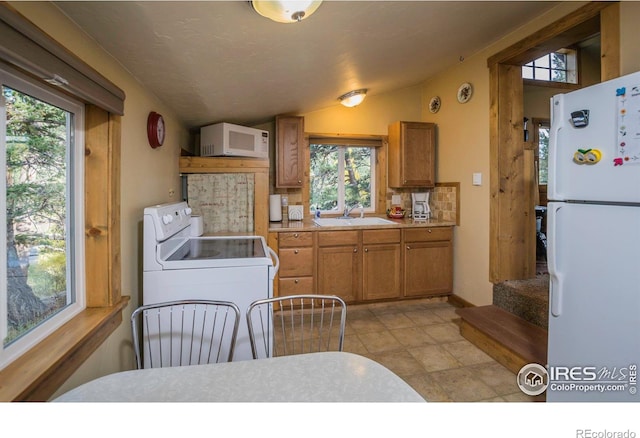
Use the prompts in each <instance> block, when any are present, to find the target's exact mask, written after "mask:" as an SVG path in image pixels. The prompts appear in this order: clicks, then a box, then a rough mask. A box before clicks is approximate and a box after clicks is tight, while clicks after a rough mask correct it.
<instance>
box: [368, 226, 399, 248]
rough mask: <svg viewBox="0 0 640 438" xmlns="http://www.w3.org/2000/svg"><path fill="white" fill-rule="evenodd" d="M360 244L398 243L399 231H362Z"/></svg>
mask: <svg viewBox="0 0 640 438" xmlns="http://www.w3.org/2000/svg"><path fill="white" fill-rule="evenodd" d="M362 243H363V244H365V245H370V244H374V243H400V229H393V230H363V231H362Z"/></svg>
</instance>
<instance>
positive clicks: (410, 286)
mask: <svg viewBox="0 0 640 438" xmlns="http://www.w3.org/2000/svg"><path fill="white" fill-rule="evenodd" d="M276 235H277V239H276V240H277V248H278V255H279V258H280V270H279V273H278V277H279V279H278V283H277V286H278V287H277V289H278V292H277V295H278V296H285V295H293V294H303V293H317V294H326V295H337V296H339V297H341V298H342V299H344V300H345V301H346V302H348V303H357V302H366V301H374V300H388V299H402V298H416V297H428V296H433V295H445V294H449V293H451V292H452V288H453V245H452V238H453V229H452V227H433V228H410V229H401V228H385V229H361V230H354V229H350V230H339V231H335V230H328V231H302V232H280V233H277V234H275V233H274V234H272V236H276ZM270 242H271V243H270V245H271V246H272V247H276V245H274V244H273V242H274V240H271V241H270Z"/></svg>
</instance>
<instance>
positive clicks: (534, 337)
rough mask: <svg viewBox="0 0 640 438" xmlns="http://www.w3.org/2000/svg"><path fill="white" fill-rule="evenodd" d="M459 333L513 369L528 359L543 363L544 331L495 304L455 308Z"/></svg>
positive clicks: (524, 363) (545, 349) (517, 369)
mask: <svg viewBox="0 0 640 438" xmlns="http://www.w3.org/2000/svg"><path fill="white" fill-rule="evenodd" d="M456 313H457V314H458V315H460V318H461V322H460V334H462V336H464V337H465V338H467V339H468V340H469V341H470V342H471V343H473V344H474V345H476V346H477V347H478V348H480V349H481V350H482V351H484V352H485V353H487V354H488V355H489V356H491V357H493V358H494V359H495V360H496V361H498V362H499V363H501V364H502V365H504V366H505V367H507V368H508V369H509V370H511V371H513V372H514V373H517V372H518V371H519V370H520V368H522V367H523V366H524V365H526V364H528V363H539V364H541V365H546V363H547V331H546V330H544V329H542V328H541V327H539V326H537V325H534V324H531V323H530V322H528V321H525V320H524V319H522V318H520V317H518V316H516V315H514V314H513V313H510V312H507V311H506V310H504V309H501V308H499V307H497V306H493V305H491V306H480V307H467V308H463V309H457V310H456Z"/></svg>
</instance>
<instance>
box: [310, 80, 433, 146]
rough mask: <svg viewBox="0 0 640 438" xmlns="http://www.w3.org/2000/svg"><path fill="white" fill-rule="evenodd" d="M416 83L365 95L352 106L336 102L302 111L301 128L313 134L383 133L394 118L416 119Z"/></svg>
mask: <svg viewBox="0 0 640 438" xmlns="http://www.w3.org/2000/svg"><path fill="white" fill-rule="evenodd" d="M420 108H421V101H420V86H419V85H416V86H414V87H409V88H404V89H401V90H397V91H394V92H393V93H386V94H380V95H373V96H371V95H369V96H367V97H366V98H365V100H364V102H362V103H361V104H360V105H358V106H356V107H354V108H345V107H344V106H342V105H340V104H339V103H337V101H336V105H335V106H332V107H329V108H325V109H322V110H318V111H313V112H310V113H306V114H302V115H303V116H304V129H305V131H306V132H308V133H314V134H364V135H387V128H388V126H389V124H390V123H392V122H395V121H397V120H404V121H410V122H413V121H420V111H421V109H420Z"/></svg>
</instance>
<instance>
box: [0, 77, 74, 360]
mask: <svg viewBox="0 0 640 438" xmlns="http://www.w3.org/2000/svg"><path fill="white" fill-rule="evenodd" d="M0 87H1V90H2V93H1V95H0V144H1V145H2V153H1V154H0V168H1V169H2V173H3V175H4V177H3V179H2V182H0V203H1V204H2V207H3V208H0V253H1V254H0V339H1V340H2V342H1V343H0V369H1V368H2V367H3V366H5V365H6V364H7V363H9V362H10V361H11V360H13V359H15V358H16V357H18V356H19V355H21V354H22V353H24V352H25V351H27V350H28V349H29V348H30V347H31V346H33V345H35V344H36V343H37V342H39V341H40V340H42V339H43V338H44V337H45V336H47V335H48V334H50V333H51V332H52V331H53V330H55V329H56V328H58V327H59V326H60V325H62V324H63V323H64V322H66V321H67V320H69V319H70V318H71V317H72V316H74V315H76V314H77V313H78V312H80V311H81V310H82V309H83V308H84V303H85V299H84V245H83V241H84V236H83V230H84V219H83V218H84V208H83V206H84V202H83V199H84V197H83V168H84V167H83V163H84V159H83V158H84V154H83V149H84V139H83V127H84V120H83V118H84V116H83V114H84V106H83V105H82V104H80V103H78V102H75V101H72V100H69V99H68V98H67V97H63V96H62V95H59V94H57V93H54V92H52V91H51V90H49V89H45V88H42V87H41V86H40V85H37V84H36V83H35V82H31V81H30V80H29V79H27V78H26V77H23V76H21V75H19V74H18V73H16V72H13V71H9V70H7V71H3V70H1V69H0Z"/></svg>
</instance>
